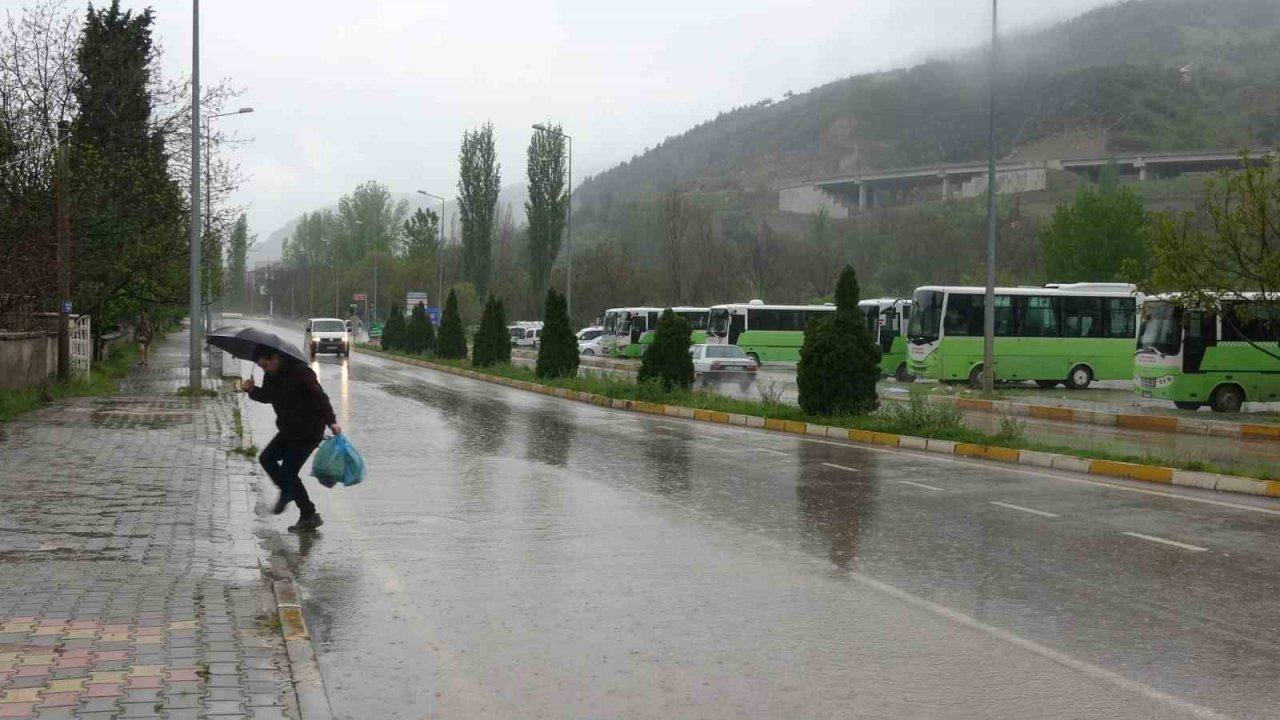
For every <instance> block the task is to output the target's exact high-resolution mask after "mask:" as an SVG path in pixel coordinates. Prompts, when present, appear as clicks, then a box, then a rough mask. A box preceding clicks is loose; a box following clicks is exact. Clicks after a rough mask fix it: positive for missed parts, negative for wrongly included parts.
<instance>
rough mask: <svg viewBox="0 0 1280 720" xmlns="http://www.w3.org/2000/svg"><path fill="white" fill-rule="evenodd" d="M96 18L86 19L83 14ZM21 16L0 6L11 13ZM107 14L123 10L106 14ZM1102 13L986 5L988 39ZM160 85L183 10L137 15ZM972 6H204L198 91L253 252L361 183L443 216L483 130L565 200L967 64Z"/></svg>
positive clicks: (979, 33)
mask: <svg viewBox="0 0 1280 720" xmlns="http://www.w3.org/2000/svg"><path fill="white" fill-rule="evenodd" d="M102 1H103V2H105V0H102ZM21 4H22V0H0V6H4V7H7V8H15V7H18V6H20V5H21ZM123 4H124V5H126V6H133V7H142V6H143V3H142V2H134V1H133V0H123ZM1103 4H1107V0H1003V2H1001V18H1002V19H1001V28H1002V31H1003V30H1011V29H1025V28H1028V27H1034V26H1038V25H1044V24H1047V23H1051V22H1053V21H1055V20H1059V19H1063V18H1066V17H1069V16H1071V15H1075V14H1078V13H1079V12H1082V11H1084V10H1087V9H1089V8H1093V7H1097V6H1099V5H1103ZM151 6H152V7H153V8H154V9H155V11H156V15H157V21H158V34H159V39H160V42H161V43H162V44H163V45H164V47H165V50H166V56H165V67H166V72H167V74H169V75H171V76H172V75H174V74H176V73H186V72H189V69H190V63H191V1H190V0H153V3H152V4H151ZM989 8H990V3H989V2H988V1H987V0H820V1H818V0H681V1H680V2H673V1H671V0H646V1H645V2H627V1H625V0H609V1H605V2H602V1H601V0H562V1H560V2H556V1H555V0H496V1H493V0H490V1H487V2H486V1H484V0H430V1H426V0H358V1H352V0H341V1H339V0H305V1H304V0H252V1H250V0H206V1H205V2H204V3H203V4H202V13H201V21H202V45H201V51H202V74H203V75H204V77H205V78H228V79H230V80H231V81H233V82H234V84H235V85H237V86H239V87H241V88H243V89H244V90H245V93H244V95H243V96H242V97H241V98H240V101H239V102H238V103H237V104H242V105H250V106H253V107H254V108H256V112H255V113H254V114H252V115H243V116H233V117H230V118H225V119H221V120H219V121H218V122H222V123H228V124H232V125H234V126H235V128H236V129H237V130H238V131H239V134H240V135H241V136H243V137H249V138H252V139H253V142H252V144H250V145H247V146H245V147H243V148H242V149H241V150H239V153H238V158H239V160H240V162H241V164H242V166H243V168H244V169H245V170H246V171H247V174H248V175H249V180H248V182H247V183H246V184H245V186H244V189H243V190H242V192H241V193H240V196H239V198H238V200H239V201H240V202H241V203H244V204H246V205H248V206H249V220H250V224H251V226H252V227H253V230H254V231H255V232H257V233H258V234H259V236H260V237H261V238H263V239H265V238H266V236H267V235H268V234H269V233H270V232H271V231H273V230H275V229H276V228H277V227H279V226H280V225H282V224H283V223H285V222H286V221H287V220H289V219H290V218H292V217H294V216H295V215H297V214H299V213H301V212H303V211H306V210H310V209H313V208H315V207H318V206H322V205H326V204H329V203H332V202H334V201H335V200H336V198H337V197H338V196H339V195H341V194H342V193H343V192H346V191H348V190H350V189H351V188H352V187H354V186H355V185H356V184H358V183H360V182H362V181H364V180H369V179H376V180H380V181H382V182H384V183H386V184H388V185H389V186H390V187H391V188H392V189H393V190H395V191H401V192H413V191H414V190H416V189H419V188H422V189H424V190H427V191H428V192H433V193H436V194H438V195H444V196H446V197H450V198H452V197H453V196H454V194H455V192H456V191H455V187H456V182H457V152H458V144H459V141H460V139H461V135H462V132H463V130H464V129H467V128H471V127H474V126H476V125H479V124H480V123H483V122H484V121H486V120H491V121H492V122H493V124H494V126H495V129H496V138H497V145H498V153H499V158H500V160H501V162H502V177H503V183H504V184H510V183H513V182H519V181H522V180H523V176H524V153H525V149H526V147H527V145H528V142H529V134H530V132H531V130H530V129H529V126H530V124H532V123H534V122H539V121H542V120H548V119H549V120H552V121H555V122H559V123H561V124H563V125H564V127H565V130H566V132H568V133H570V134H571V135H572V136H573V138H574V177H575V181H578V180H580V179H581V178H582V177H584V176H585V175H587V174H589V173H595V172H599V171H601V170H604V169H606V168H608V167H610V166H612V165H614V164H616V163H617V162H619V161H621V160H624V159H627V158H630V157H631V156H632V155H634V154H637V153H640V152H641V151H643V150H644V148H646V147H648V146H652V145H654V144H656V143H658V142H660V141H661V140H662V139H663V138H664V137H666V136H668V135H675V134H678V133H680V132H682V131H684V130H686V129H688V128H690V127H692V126H693V125H696V124H697V123H699V122H702V121H704V120H707V119H709V118H712V117H714V116H715V115H716V113H717V112H719V111H721V110H724V109H728V108H731V107H734V106H738V105H743V104H747V103H753V102H756V101H759V100H761V99H762V98H766V97H773V98H779V97H781V95H782V94H783V93H784V92H786V91H788V90H791V91H795V92H801V91H804V90H808V89H810V88H812V87H814V86H817V85H821V84H824V83H826V82H829V81H832V80H835V79H838V78H841V77H845V76H848V75H852V74H857V73H861V72H867V71H871V70H879V69H885V68H889V67H896V66H901V65H904V64H909V63H913V62H916V61H919V60H921V59H923V58H925V57H928V56H929V55H930V54H934V53H938V52H945V51H946V50H950V49H955V48H959V47H964V46H969V45H974V44H977V43H979V42H982V41H983V38H984V37H985V33H986V32H987V28H988V23H989V22H990V20H989V14H988V13H989Z"/></svg>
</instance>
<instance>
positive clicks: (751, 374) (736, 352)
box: [689, 345, 760, 390]
mask: <svg viewBox="0 0 1280 720" xmlns="http://www.w3.org/2000/svg"><path fill="white" fill-rule="evenodd" d="M689 356H690V357H692V358H693V381H694V383H695V384H697V385H701V386H703V387H705V386H707V385H713V384H718V383H725V382H736V383H738V386H739V387H741V388H742V389H743V390H746V389H747V388H750V387H751V383H753V382H755V379H756V371H757V370H759V369H760V368H759V366H757V365H756V361H755V360H752V359H751V358H749V357H747V354H746V353H744V352H742V348H740V347H738V346H737V345H694V346H693V347H690V348H689Z"/></svg>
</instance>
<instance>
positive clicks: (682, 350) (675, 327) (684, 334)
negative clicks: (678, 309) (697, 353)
mask: <svg viewBox="0 0 1280 720" xmlns="http://www.w3.org/2000/svg"><path fill="white" fill-rule="evenodd" d="M692 336H693V326H691V325H690V324H689V321H688V320H687V319H686V318H684V317H683V316H681V315H677V314H675V311H673V310H672V309H671V308H667V309H666V310H663V311H662V316H661V317H659V318H658V328H657V330H655V331H654V334H653V344H652V345H650V346H649V349H648V350H646V351H645V353H644V356H643V357H641V359H640V373H639V375H637V379H639V380H640V382H647V381H649V380H654V379H656V380H658V381H659V382H661V383H662V387H663V388H665V389H667V390H673V389H676V388H681V389H688V388H689V386H691V385H693V358H692V357H690V356H689V345H690V344H691V343H692V341H693V340H692Z"/></svg>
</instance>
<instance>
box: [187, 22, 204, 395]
mask: <svg viewBox="0 0 1280 720" xmlns="http://www.w3.org/2000/svg"><path fill="white" fill-rule="evenodd" d="M190 301H191V307H190V310H189V312H190V314H191V346H190V348H189V350H190V357H189V358H188V367H187V370H188V374H187V388H188V389H189V390H190V391H191V399H192V401H193V402H198V401H199V398H200V397H201V394H202V393H201V392H200V390H201V388H203V387H204V378H203V375H204V373H203V368H202V367H201V358H200V349H201V347H202V346H203V343H201V342H200V339H201V338H200V336H201V332H200V0H191V298H190Z"/></svg>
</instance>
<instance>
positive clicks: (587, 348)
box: [578, 325, 604, 355]
mask: <svg viewBox="0 0 1280 720" xmlns="http://www.w3.org/2000/svg"><path fill="white" fill-rule="evenodd" d="M603 335H604V328H602V327H600V326H599V325H592V326H591V327H588V328H582V329H581V330H579V331H578V354H579V355H603V354H604V352H603V348H602V347H601V345H600V338H601V336H603Z"/></svg>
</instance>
